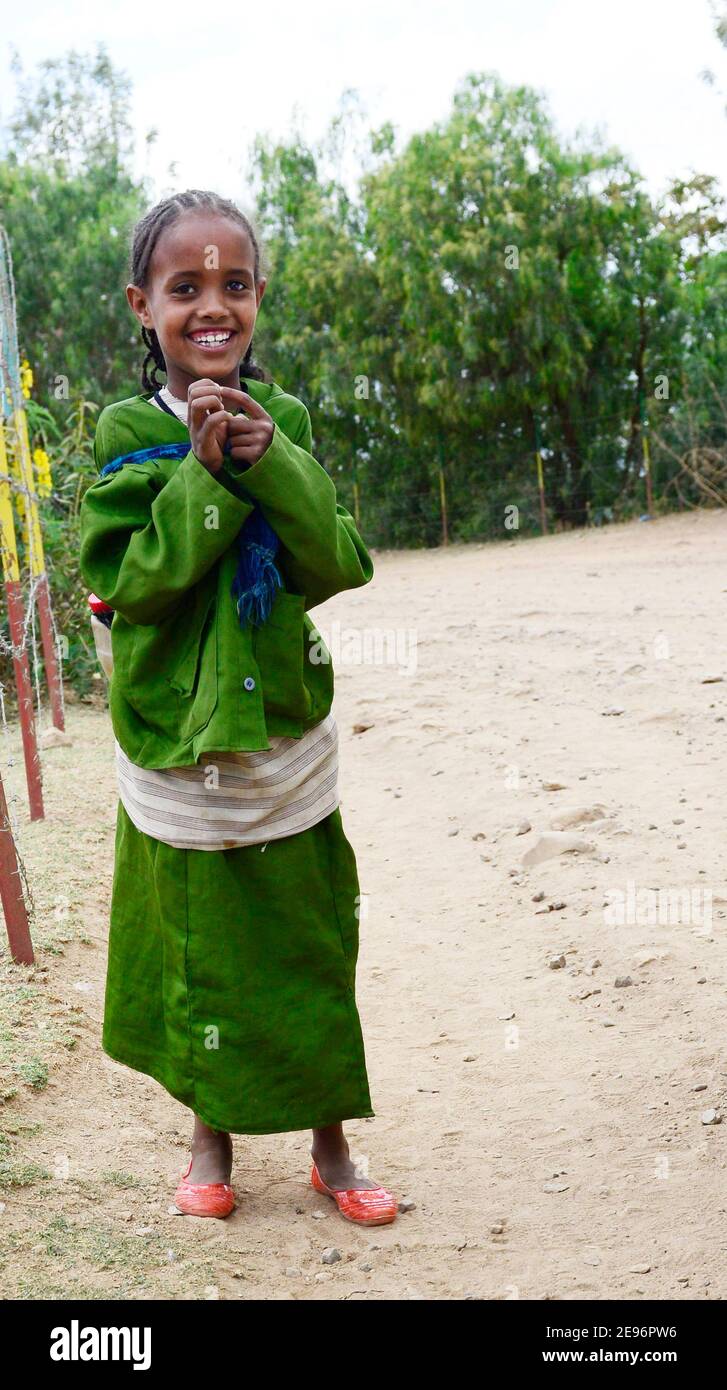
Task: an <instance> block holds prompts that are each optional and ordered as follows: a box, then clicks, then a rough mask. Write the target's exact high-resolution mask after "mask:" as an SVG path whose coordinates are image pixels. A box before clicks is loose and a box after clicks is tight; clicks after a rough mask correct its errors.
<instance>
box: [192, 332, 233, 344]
mask: <svg viewBox="0 0 727 1390" xmlns="http://www.w3.org/2000/svg"><path fill="white" fill-rule="evenodd" d="M231 337H232V334H231V333H206V334H205V336H204V338H195V339H194V341H195V343H208V344H209V345H210V346H212V347H216V346H217V345H218V344H221V343H228V342H229V341H230V338H231Z"/></svg>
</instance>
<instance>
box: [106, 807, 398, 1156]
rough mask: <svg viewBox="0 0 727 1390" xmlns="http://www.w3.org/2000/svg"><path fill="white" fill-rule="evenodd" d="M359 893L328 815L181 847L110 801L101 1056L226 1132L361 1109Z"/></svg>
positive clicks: (322, 1120)
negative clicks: (264, 837)
mask: <svg viewBox="0 0 727 1390" xmlns="http://www.w3.org/2000/svg"><path fill="white" fill-rule="evenodd" d="M359 891H360V890H359V881H358V874H357V869H356V859H355V855H354V852H353V849H352V847H351V845H350V844H349V841H348V840H347V838H346V836H345V834H344V831H343V825H342V822H341V812H340V809H339V808H338V807H337V808H336V809H335V810H334V811H332V812H331V813H330V814H329V815H328V816H326V817H325V819H324V820H321V821H319V822H318V823H317V825H314V826H311V828H310V829H309V830H303V831H301V832H300V833H298V834H295V835H288V836H286V837H285V838H283V839H280V840H270V841H268V843H267V845H265V846H264V847H263V846H261V845H245V846H242V847H240V848H238V849H227V850H194V849H192V850H189V849H172V847H171V846H170V845H165V844H163V843H162V842H161V841H159V840H154V839H152V838H151V837H150V836H148V835H144V834H142V833H141V831H139V830H137V829H136V828H135V826H134V825H133V824H132V822H131V820H130V819H129V817H128V815H127V813H126V811H125V809H124V807H123V805H122V804H121V802H120V801H119V806H118V812H117V822H116V859H115V865H114V878H113V893H112V901H111V922H110V930H109V955H108V968H107V976H106V998H105V1009H104V1021H103V1036H102V1046H103V1050H104V1052H106V1053H107V1054H108V1055H109V1057H113V1058H114V1059H115V1060H116V1061H117V1062H122V1063H124V1065H126V1066H129V1067H133V1068H134V1070H135V1071H140V1072H144V1073H146V1074H147V1075H148V1076H153V1077H154V1078H155V1079H156V1080H157V1081H159V1082H160V1083H161V1085H162V1086H164V1087H165V1089H166V1090H167V1091H169V1093H170V1094H171V1095H173V1096H174V1097H175V1098H176V1099H177V1100H179V1101H181V1102H182V1103H183V1104H184V1105H186V1106H189V1108H190V1110H193V1111H194V1113H195V1115H198V1116H199V1118H200V1119H201V1120H202V1121H203V1122H204V1123H205V1124H206V1125H209V1126H210V1128H212V1129H217V1130H227V1131H229V1132H230V1133H232V1134H276V1133H280V1132H283V1131H288V1130H298V1129H321V1128H323V1127H324V1126H325V1125H329V1124H334V1123H335V1122H336V1121H339V1120H345V1119H351V1118H354V1117H363V1116H368V1115H373V1113H374V1111H373V1110H372V1108H371V1097H370V1095H369V1084H368V1078H367V1074H366V1060H365V1056H364V1046H363V1038H362V1034H361V1023H360V1020H359V1015H358V1009H357V1007H356V999H355V993H354V989H355V972H356V960H357V957H358V920H359V919H358V902H359V896H358V895H359Z"/></svg>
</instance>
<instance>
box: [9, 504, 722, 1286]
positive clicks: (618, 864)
mask: <svg viewBox="0 0 727 1390" xmlns="http://www.w3.org/2000/svg"><path fill="white" fill-rule="evenodd" d="M726 545H727V516H726V515H724V514H723V513H722V514H720V513H705V514H692V515H687V516H680V517H674V518H669V519H666V520H663V521H659V522H654V523H648V524H640V523H633V524H629V525H625V526H621V527H616V528H610V529H607V530H602V531H590V532H583V533H571V534H568V535H558V536H552V537H548V538H546V539H544V540H532V541H527V542H515V543H505V544H499V545H488V546H474V545H473V546H467V547H459V546H453V547H449V548H448V549H442V550H439V551H434V552H432V551H428V552H406V553H401V552H399V553H380V554H378V555H376V556H375V560H376V575H375V578H374V581H373V582H372V583H371V584H370V585H369V586H367V588H366V589H364V590H360V591H357V592H354V593H350V594H343V595H339V596H337V597H336V598H335V599H334V600H332V601H331V602H330V603H329V604H327V605H325V606H324V607H323V608H320V609H317V610H315V613H314V617H315V620H316V622H317V624H318V626H319V627H320V629H321V631H322V632H323V634H324V636H326V637H327V639H328V641H329V645H330V646H331V649H332V651H333V655H334V658H335V659H336V670H337V676H336V700H335V705H334V710H335V713H336V715H337V718H338V722H339V726H340V732H341V791H342V813H343V817H344V825H345V827H346V831H347V834H348V836H349V839H350V840H351V841H352V843H353V845H354V847H355V849H356V854H357V858H358V864H359V873H360V878H361V884H362V888H363V890H364V892H365V893H366V899H365V908H366V911H365V913H364V916H363V920H362V924H361V955H360V963H359V974H358V999H359V1006H360V1011H361V1016H362V1021H363V1025H364V1034H365V1039H366V1046H367V1058H368V1064H369V1072H370V1080H371V1089H372V1097H373V1103H374V1109H375V1110H376V1118H375V1119H373V1120H360V1121H357V1122H352V1123H350V1124H348V1125H347V1133H348V1135H349V1139H350V1142H351V1148H352V1152H353V1153H354V1155H356V1156H357V1157H359V1158H360V1159H362V1161H364V1162H365V1163H366V1164H367V1165H368V1172H369V1174H370V1175H371V1176H372V1177H374V1178H376V1179H377V1180H378V1181H380V1182H382V1183H385V1184H386V1185H387V1186H389V1187H391V1188H392V1189H394V1190H395V1191H396V1192H397V1193H399V1194H400V1195H401V1196H408V1197H410V1198H411V1199H412V1200H413V1201H414V1203H415V1204H416V1205H415V1208H414V1209H413V1210H411V1211H409V1212H407V1213H405V1214H404V1213H402V1214H401V1215H400V1216H399V1217H398V1219H397V1221H396V1222H395V1223H394V1224H393V1225H391V1226H388V1227H384V1228H380V1229H378V1230H377V1229H372V1230H362V1229H358V1228H355V1227H353V1226H351V1225H350V1224H349V1223H346V1222H344V1221H343V1220H342V1219H341V1218H340V1217H339V1216H338V1214H337V1212H336V1211H335V1209H334V1207H333V1204H332V1203H330V1202H328V1201H327V1199H325V1198H321V1197H318V1196H317V1195H316V1194H315V1193H314V1192H313V1191H312V1189H311V1188H310V1187H309V1186H308V1185H307V1174H308V1149H309V1136H308V1135H307V1134H306V1133H301V1134H291V1135H285V1136H270V1137H269V1138H250V1137H238V1138H236V1139H235V1155H236V1159H235V1168H234V1181H235V1183H236V1187H237V1191H238V1196H239V1206H238V1209H237V1210H236V1211H235V1212H234V1214H233V1215H232V1216H231V1217H230V1218H229V1219H228V1220H227V1221H225V1222H216V1221H209V1220H207V1221H203V1220H198V1219H195V1218H186V1217H179V1216H176V1217H175V1216H173V1215H170V1214H169V1211H168V1206H169V1201H170V1198H171V1192H172V1191H173V1187H174V1184H175V1182H176V1177H177V1174H178V1172H179V1169H180V1167H181V1166H182V1163H183V1160H184V1156H185V1152H186V1141H187V1138H188V1134H189V1130H190V1126H189V1122H188V1115H187V1112H186V1111H185V1110H184V1109H183V1108H182V1107H181V1106H180V1105H178V1104H177V1102H175V1101H174V1100H173V1099H172V1098H171V1097H169V1096H168V1095H167V1094H166V1093H165V1092H164V1091H163V1090H162V1089H161V1087H159V1086H158V1085H157V1084H156V1083H155V1082H153V1081H151V1080H149V1079H148V1078H145V1077H143V1076H141V1075H139V1074H137V1073H134V1072H132V1071H130V1070H127V1069H126V1068H124V1067H121V1066H119V1065H118V1064H116V1063H115V1062H112V1061H111V1060H110V1059H108V1058H106V1057H105V1056H104V1054H103V1053H102V1051H101V1049H100V1045H99V1031H100V1018H101V1012H102V1001H103V980H104V962H105V950H104V936H105V930H106V911H107V906H108V899H109V894H110V882H111V879H110V875H111V866H112V855H113V824H114V816H115V805H116V794H115V784H114V773H113V762H112V735H111V729H110V725H109V721H108V716H107V715H106V714H105V713H104V712H103V711H100V710H93V709H88V708H84V707H78V706H76V707H74V708H69V728H70V731H71V733H72V736H73V740H74V742H73V746H72V747H70V748H57V749H54V750H52V751H48V752H47V753H46V754H44V775H45V788H46V802H47V812H48V814H47V819H46V821H45V823H44V824H43V825H42V826H40V825H33V826H31V825H29V824H28V823H27V818H26V820H25V823H24V825H23V830H22V849H23V854H24V858H25V860H26V863H27V865H28V869H29V873H30V876H31V880H32V881H33V883H34V887H35V892H36V898H37V900H38V905H39V915H40V918H41V919H42V916H43V914H44V913H46V914H52V913H53V912H54V911H55V913H56V915H58V902H62V903H63V902H65V903H66V904H70V909H69V920H70V921H71V922H72V923H73V922H75V923H76V930H77V933H80V935H81V938H82V939H78V936H76V937H75V938H74V937H73V936H71V939H70V940H69V941H68V943H67V945H66V946H65V948H64V952H63V954H62V955H58V954H52V953H48V954H43V953H41V964H42V967H43V970H44V971H45V973H41V974H40V976H38V975H37V974H35V973H34V972H29V974H30V975H32V976H33V978H34V979H35V980H36V982H37V980H38V978H40V980H41V984H42V987H43V989H44V990H45V991H46V992H48V993H50V995H51V996H52V998H53V999H55V1000H57V1001H58V1006H59V1008H60V1009H61V1010H62V1011H63V1010H69V1009H76V1010H79V1009H80V1013H76V1014H73V1015H72V1017H73V1018H74V1019H77V1020H78V1028H77V1037H78V1042H77V1046H76V1047H75V1048H74V1049H73V1051H70V1052H69V1051H64V1050H63V1049H62V1048H56V1050H55V1053H54V1061H53V1065H52V1067H51V1072H50V1079H49V1082H48V1085H47V1086H46V1087H45V1089H44V1090H40V1091H37V1092H36V1091H32V1090H31V1089H30V1088H27V1087H26V1088H25V1089H21V1092H20V1093H19V1095H18V1096H17V1097H16V1098H15V1099H14V1100H12V1101H10V1102H9V1103H8V1104H7V1105H6V1106H5V1108H4V1109H2V1110H0V1128H2V1126H3V1125H6V1127H7V1122H8V1121H10V1120H12V1121H13V1123H14V1126H15V1131H14V1133H15V1138H14V1143H15V1144H16V1145H17V1149H18V1152H19V1153H20V1154H21V1155H22V1157H23V1158H24V1159H26V1160H28V1161H37V1162H39V1163H41V1164H45V1165H46V1167H47V1169H48V1172H49V1176H48V1177H47V1178H45V1179H43V1180H40V1179H39V1180H38V1181H36V1182H31V1183H30V1184H29V1185H27V1186H19V1187H11V1188H8V1189H7V1190H5V1191H3V1192H0V1198H2V1201H3V1202H4V1210H3V1211H2V1213H0V1242H1V1244H0V1251H2V1259H1V1260H0V1293H1V1294H2V1295H3V1296H4V1297H6V1298H7V1297H10V1298H13V1297H18V1296H30V1297H37V1298H51V1297H55V1296H61V1295H65V1296H69V1297H73V1296H77V1297H105V1296H109V1295H110V1296H120V1297H124V1298H138V1297H145V1296H151V1297H160V1298H165V1299H168V1298H192V1299H203V1298H222V1299H250V1298H253V1299H255V1298H266V1299H268V1298H269V1299H278V1298H286V1299H287V1298H294V1299H316V1300H320V1299H324V1300H328V1299H333V1300H335V1299H364V1298H372V1299H387V1298H404V1299H438V1300H441V1299H462V1298H475V1299H496V1300H499V1299H514V1298H520V1299H603V1298H629V1299H640V1298H652V1297H653V1298H663V1299H704V1298H709V1299H724V1298H725V1297H727V1269H726V1268H725V1259H724V1254H725V1247H726V1245H727V1186H726V1185H727V1170H726V1157H725V1155H726V1146H727V1123H724V1124H720V1123H705V1122H704V1120H705V1119H708V1118H709V1114H708V1113H706V1112H709V1111H716V1112H717V1116H716V1118H717V1119H718V1118H719V1113H720V1110H721V1108H722V1107H723V1106H725V1105H727V1053H726V1052H725V1043H724V1039H725V1028H726V1026H727V1025H726V1024H725V1002H726V1000H725V981H726V980H727V941H726V934H725V908H726V906H727V902H726V900H727V889H726V887H725V815H724V810H725V791H724V783H725V773H724V768H725V759H724V739H725V716H726V714H727V702H726V700H725V691H726V690H727V685H726V684H725V683H722V682H720V681H719V680H714V679H712V678H714V677H720V678H721V677H723V676H724V677H725V678H727V669H726V666H727V661H726V659H725V644H724V619H723V610H724V603H725V599H724V595H725V593H727V572H726V571H725V566H724V552H725V546H726ZM387 633H388V634H390V638H391V645H390V646H388V647H387V638H386V634H387ZM362 637H366V638H367V640H368V641H370V642H371V643H372V647H371V648H369V649H367V647H366V643H364V645H363V649H362V650H359V651H358V653H357V651H356V645H357V642H359V641H360V640H361V639H362ZM397 642H398V645H397ZM357 655H358V658H359V659H358V660H357V659H356V657H357ZM362 657H363V658H364V659H361V658H362ZM367 657H368V658H369V659H366V658H367ZM617 711H619V712H617ZM363 724H367V725H370V727H369V728H367V729H366V731H365V732H360V733H354V732H353V729H354V726H356V725H363ZM3 775H4V776H6V778H7V776H8V774H7V773H6V772H5V770H4V771H3ZM10 781H11V783H13V785H14V786H15V787H16V789H17V790H19V791H20V792H22V782H21V781H19V769H18V768H17V767H16V768H15V769H12V771H11V774H10ZM546 784H562V785H561V786H560V789H558V790H548V789H546ZM554 822H555V825H554ZM566 823H569V824H568V826H567V829H566V831H565V832H564V831H563V829H562V827H563V825H564V824H566ZM527 827H530V828H527ZM559 827H561V830H560V833H561V835H563V834H564V833H565V834H568V835H570V836H572V837H574V839H570V840H568V839H566V840H565V841H563V840H561V841H559V842H557V841H551V842H550V843H549V847H550V848H551V849H552V850H553V855H552V857H550V858H547V859H545V860H544V861H543V862H540V863H538V864H532V865H530V866H529V867H527V868H525V867H523V855H526V854H527V853H528V852H529V851H531V850H532V849H533V847H534V846H536V844H539V843H542V841H541V837H542V836H543V835H544V834H548V835H550V834H552V832H553V830H554V829H556V830H557V829H558V828H559ZM573 844H575V846H576V847H575V848H568V846H569V845H573ZM660 889H661V890H663V891H662V896H661V898H660V899H659V898H658V897H657V893H658V890H660ZM679 890H685V892H686V897H684V896H680V894H679ZM667 892H671V893H672V894H673V895H674V896H673V897H672V899H671V900H667V898H666V893H667ZM619 894H620V895H621V898H619ZM619 902H621V903H622V904H623V905H624V906H623V911H622V912H621V914H620V916H619V911H618V905H619ZM54 905H55V906H54ZM63 910H65V909H63ZM660 916H661V920H659V918H660ZM42 925H43V924H42V920H41V921H39V923H38V927H37V928H36V930H37V931H38V933H39V934H42ZM553 966H558V968H552V967H553ZM624 978H626V979H628V980H629V981H630V983H626V984H619V985H618V986H617V985H616V983H615V982H616V981H617V980H623V979H624ZM41 1196H42V1201H41V1200H40V1197H41ZM331 1246H335V1247H336V1248H337V1249H338V1250H339V1251H340V1253H341V1256H342V1258H341V1260H340V1262H338V1263H336V1264H333V1265H323V1264H322V1263H321V1255H322V1252H323V1250H324V1249H325V1248H326V1247H331Z"/></svg>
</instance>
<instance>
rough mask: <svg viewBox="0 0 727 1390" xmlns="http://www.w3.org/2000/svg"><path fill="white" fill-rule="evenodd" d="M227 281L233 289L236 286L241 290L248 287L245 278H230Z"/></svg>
mask: <svg viewBox="0 0 727 1390" xmlns="http://www.w3.org/2000/svg"><path fill="white" fill-rule="evenodd" d="M227 283H228V285H231V286H232V288H233V289H235V288H237V289H240V290H246V289H247V285H246V284H245V281H244V280H228V281H227Z"/></svg>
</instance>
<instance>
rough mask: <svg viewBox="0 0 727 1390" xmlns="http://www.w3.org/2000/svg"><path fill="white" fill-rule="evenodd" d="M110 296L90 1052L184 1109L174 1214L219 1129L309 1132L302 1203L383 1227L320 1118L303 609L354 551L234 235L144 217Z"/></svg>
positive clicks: (327, 1085)
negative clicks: (97, 1018)
mask: <svg viewBox="0 0 727 1390" xmlns="http://www.w3.org/2000/svg"><path fill="white" fill-rule="evenodd" d="M131 280H132V283H131V284H130V285H129V286H128V287H127V291H126V294H127V298H128V302H129V305H130V307H131V309H132V311H133V313H134V314H135V315H136V318H137V319H138V321H139V323H140V324H141V326H142V327H141V334H142V339H143V341H144V344H145V346H146V347H147V349H148V352H147V356H146V358H145V361H144V366H143V371H142V387H143V392H142V394H140V395H138V396H132V397H131V398H130V399H129V400H123V401H119V402H117V403H116V404H114V405H111V406H107V407H106V408H105V409H104V410H103V411H102V412H101V415H100V416H99V420H98V425H97V430H96V436H95V441H94V455H95V459H96V465H97V468H98V469H99V472H100V475H101V476H100V477H99V478H98V479H96V480H95V481H94V482H93V483H92V484H91V486H90V487H89V488H88V490H87V492H86V494H85V496H84V498H83V503H82V508H81V551H80V562H81V570H82V573H83V576H84V578H85V580H86V581H87V582H88V584H89V585H90V586H91V587H92V588H93V589H94V591H95V596H98V597H97V598H96V597H95V596H94V603H95V605H96V609H97V610H98V608H99V604H98V599H100V600H102V601H103V605H107V606H108V609H110V610H113V621H112V625H111V647H112V653H113V669H112V674H111V679H110V686H109V703H110V711H111V718H112V723H113V729H114V735H115V746H116V758H117V770H118V779H119V795H120V800H119V805H118V813H117V827H116V858H115V867H114V878H113V890H112V901H111V914H110V918H111V920H110V932H109V956H108V970H107V980H106V999H105V1012H104V1023H103V1037H102V1046H103V1048H104V1051H105V1052H106V1053H107V1054H108V1055H109V1056H111V1057H114V1058H115V1059H116V1060H117V1061H119V1062H122V1063H124V1064H125V1065H127V1066H129V1067H133V1068H134V1069H135V1070H137V1071H141V1072H145V1073H146V1074H148V1075H150V1076H153V1077H155V1078H156V1080H158V1081H159V1082H160V1083H161V1084H162V1086H164V1087H165V1088H166V1090H167V1091H169V1092H170V1093H171V1094H172V1095H173V1096H175V1097H176V1098H177V1099H178V1100H180V1101H181V1102H183V1103H184V1104H185V1105H187V1106H188V1107H189V1108H190V1109H191V1110H192V1111H193V1112H194V1134H193V1138H192V1141H191V1159H190V1162H189V1164H188V1166H187V1168H186V1171H185V1172H184V1173H183V1174H182V1175H181V1181H180V1183H179V1186H178V1188H177V1191H176V1195H175V1202H176V1204H177V1206H178V1207H179V1209H180V1210H181V1211H184V1212H190V1213H193V1214H196V1215H203V1216H205V1215H209V1216H226V1215H227V1214H228V1213H229V1212H230V1211H231V1210H232V1208H233V1206H234V1195H233V1191H232V1187H231V1186H230V1177H231V1168H232V1145H231V1140H230V1135H231V1134H273V1133H279V1132H281V1131H290V1130H297V1129H304V1128H311V1129H312V1130H313V1143H312V1148H311V1154H312V1158H313V1167H312V1171H311V1181H312V1183H313V1185H314V1187H316V1189H317V1190H318V1191H319V1192H324V1193H327V1194H328V1195H329V1196H330V1197H332V1198H333V1199H334V1201H335V1202H336V1204H337V1206H338V1209H339V1211H340V1212H341V1214H342V1215H343V1216H345V1217H346V1218H347V1219H349V1220H352V1221H357V1222H359V1223H361V1224H364V1225H373V1224H381V1223H384V1222H388V1221H393V1220H394V1218H395V1216H396V1213H397V1200H396V1198H395V1197H394V1196H392V1194H391V1193H390V1192H388V1191H387V1190H386V1189H385V1188H383V1187H380V1186H378V1185H377V1184H375V1183H374V1182H373V1181H372V1180H371V1179H369V1178H367V1177H364V1176H362V1175H361V1174H360V1173H359V1172H358V1171H356V1169H355V1168H354V1165H353V1163H352V1161H351V1158H350V1156H349V1150H348V1144H347V1142H346V1139H345V1137H344V1132H343V1127H342V1123H341V1122H342V1121H343V1120H345V1119H349V1118H353V1117H363V1116H370V1115H373V1113H374V1112H373V1110H372V1108H371V1098H370V1095H369V1086H368V1077H367V1073H366V1062H365V1056H364V1047H363V1039H362V1035H361V1025H360V1020H359V1015H358V1010H357V1007H356V999H355V993H354V986H355V970H356V962H357V956H358V944H359V943H358V907H357V904H358V901H359V882H358V875H357V868H356V860H355V856H354V852H353V849H352V847H351V845H350V843H349V841H348V839H347V838H346V835H345V834H344V830H343V825H342V821H341V812H340V807H339V797H338V791H337V747H338V739H337V730H336V725H335V721H334V718H333V715H332V714H331V703H332V698H333V672H332V667H331V661H330V654H329V653H328V651H327V648H326V647H325V644H324V643H323V641H322V639H321V637H320V634H319V633H318V632H317V630H316V628H315V627H314V625H313V622H312V620H311V619H310V617H309V616H308V610H309V609H310V608H313V607H314V606H315V605H317V604H319V603H322V602H324V600H325V599H327V598H329V597H330V596H331V595H332V594H335V593H338V592H340V591H341V590H344V589H351V588H355V587H357V586H360V585H363V584H366V583H368V581H369V580H370V579H371V577H372V574H373V565H372V562H371V557H370V556H369V554H368V551H367V550H366V547H365V546H364V544H363V542H362V540H361V537H360V535H359V534H358V531H357V529H356V526H355V524H354V521H353V518H352V517H351V515H350V513H349V512H347V511H346V510H345V508H344V507H342V506H341V505H340V503H338V502H337V500H336V490H335V486H334V484H333V482H332V480H331V478H330V477H329V475H328V473H327V472H326V471H325V469H324V468H323V467H322V466H321V465H320V464H319V463H317V462H316V460H315V458H314V457H313V455H312V447H313V442H312V436H311V426H310V417H309V414H308V411H307V409H306V407H305V406H304V405H303V403H302V402H301V401H299V400H297V399H296V398H295V397H294V396H291V395H288V394H287V393H286V392H284V391H283V390H282V389H281V388H280V387H279V386H277V385H276V384H275V383H274V382H266V381H265V379H264V374H263V372H262V371H261V369H260V368H259V367H258V366H256V365H255V363H254V361H253V358H252V339H253V332H254V328H255V320H256V316H257V311H258V308H259V305H260V301H261V299H262V296H263V293H264V290H265V285H266V280H265V279H264V278H263V277H261V275H260V258H259V247H258V242H257V238H256V236H255V232H254V230H253V228H252V226H251V224H250V223H249V221H248V219H247V218H246V217H245V216H244V215H243V214H242V213H241V212H240V211H239V210H238V208H237V207H236V206H235V205H234V203H231V202H228V201H227V200H225V199H223V198H220V197H218V196H217V195H216V194H213V193H206V192H199V191H191V192H187V193H181V194H177V195H175V196H174V197H171V198H167V199H165V200H164V201H163V202H161V203H159V204H158V205H157V206H156V207H154V208H153V209H152V210H151V211H150V212H149V213H147V215H146V216H145V217H144V218H142V220H141V221H140V223H139V224H138V226H137V227H136V229H135V232H134V238H133V249H132V264H131ZM147 368H150V369H151V370H150V371H147ZM159 372H162V373H164V374H165V375H166V384H163V383H162V382H161V381H160V380H159V378H158V373H159ZM101 606H102V605H101Z"/></svg>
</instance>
